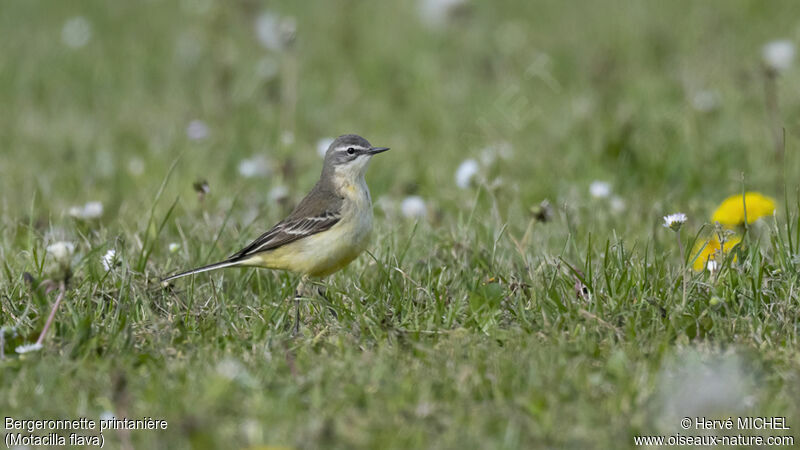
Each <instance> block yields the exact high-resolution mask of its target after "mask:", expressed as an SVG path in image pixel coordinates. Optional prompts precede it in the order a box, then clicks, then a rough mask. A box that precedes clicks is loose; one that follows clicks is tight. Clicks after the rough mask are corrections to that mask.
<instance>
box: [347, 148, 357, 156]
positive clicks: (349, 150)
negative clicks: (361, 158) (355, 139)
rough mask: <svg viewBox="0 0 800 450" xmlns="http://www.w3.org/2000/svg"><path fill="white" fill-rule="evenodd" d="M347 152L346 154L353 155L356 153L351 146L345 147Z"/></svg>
mask: <svg viewBox="0 0 800 450" xmlns="http://www.w3.org/2000/svg"><path fill="white" fill-rule="evenodd" d="M347 154H348V155H355V154H356V149H354V148H353V147H350V148H348V149H347Z"/></svg>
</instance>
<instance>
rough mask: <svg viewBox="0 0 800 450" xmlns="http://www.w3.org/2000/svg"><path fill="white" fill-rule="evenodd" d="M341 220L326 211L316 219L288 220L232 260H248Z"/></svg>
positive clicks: (238, 253)
mask: <svg viewBox="0 0 800 450" xmlns="http://www.w3.org/2000/svg"><path fill="white" fill-rule="evenodd" d="M340 219H341V216H340V215H339V214H338V213H335V212H332V211H326V212H324V213H323V214H322V215H319V216H314V217H304V218H301V219H294V220H292V219H291V218H287V219H286V220H284V221H282V222H279V223H278V224H277V225H275V226H274V227H272V228H271V229H270V230H269V231H267V232H266V233H264V234H262V235H261V236H259V237H258V238H257V239H256V240H254V241H253V242H252V243H250V245H248V246H247V247H245V248H243V249H242V250H240V251H239V252H237V253H236V254H234V255H233V256H231V259H240V258H246V257H248V256H251V255H254V254H256V253H260V252H265V251H267V250H273V249H275V248H278V247H281V246H283V245H286V244H289V243H291V242H294V241H296V240H298V239H303V238H304V237H308V236H311V235H313V234H316V233H320V232H322V231H325V230H327V229H329V228H330V227H332V226H334V225H336V224H337V223H338V222H339V220H340Z"/></svg>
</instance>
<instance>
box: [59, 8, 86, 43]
mask: <svg viewBox="0 0 800 450" xmlns="http://www.w3.org/2000/svg"><path fill="white" fill-rule="evenodd" d="M91 38H92V24H90V23H89V21H88V20H86V18H85V17H82V16H77V17H73V18H71V19H69V20H67V21H66V22H64V26H63V27H62V28H61V42H63V43H64V45H66V46H67V47H69V48H81V47H83V46H84V45H86V44H88V43H89V40H90V39H91Z"/></svg>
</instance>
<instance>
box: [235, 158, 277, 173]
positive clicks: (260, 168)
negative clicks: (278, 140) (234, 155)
mask: <svg viewBox="0 0 800 450" xmlns="http://www.w3.org/2000/svg"><path fill="white" fill-rule="evenodd" d="M271 173H272V165H271V164H270V162H269V160H268V159H267V157H266V156H264V155H255V156H253V157H251V158H247V159H243V160H242V161H241V162H239V175H241V176H243V177H245V178H254V177H266V176H268V175H269V174H271Z"/></svg>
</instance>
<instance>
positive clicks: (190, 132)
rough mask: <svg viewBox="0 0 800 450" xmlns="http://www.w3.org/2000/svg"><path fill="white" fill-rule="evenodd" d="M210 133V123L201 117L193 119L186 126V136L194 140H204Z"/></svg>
mask: <svg viewBox="0 0 800 450" xmlns="http://www.w3.org/2000/svg"><path fill="white" fill-rule="evenodd" d="M208 135H209V131H208V125H206V123H205V122H203V121H202V120H199V119H195V120H192V121H191V122H189V125H187V126H186V137H188V138H189V139H190V140H192V141H202V140H204V139H207V138H208Z"/></svg>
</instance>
